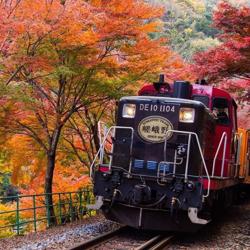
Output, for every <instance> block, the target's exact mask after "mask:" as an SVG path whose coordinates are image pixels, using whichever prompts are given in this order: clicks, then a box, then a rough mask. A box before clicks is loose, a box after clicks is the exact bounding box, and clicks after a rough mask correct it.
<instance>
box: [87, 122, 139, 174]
mask: <svg viewBox="0 0 250 250" xmlns="http://www.w3.org/2000/svg"><path fill="white" fill-rule="evenodd" d="M113 129H114V131H115V132H116V129H129V130H131V131H132V135H131V144H130V153H132V149H133V139H134V129H133V128H132V127H125V126H111V127H110V128H109V129H108V131H107V133H106V134H105V136H104V138H103V141H102V143H101V145H100V148H99V150H98V151H97V153H96V155H95V157H94V160H93V161H92V163H91V165H90V171H89V176H90V178H93V177H92V175H93V167H94V166H95V162H96V160H97V158H98V157H99V155H100V157H99V164H103V158H104V146H105V144H106V140H107V138H108V136H109V134H110V132H111V131H112V130H113ZM112 152H113V145H112ZM111 158H112V156H111V157H110V162H109V170H110V169H111V161H112V160H111Z"/></svg>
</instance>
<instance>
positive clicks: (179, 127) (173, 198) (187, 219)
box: [92, 76, 238, 231]
mask: <svg viewBox="0 0 250 250" xmlns="http://www.w3.org/2000/svg"><path fill="white" fill-rule="evenodd" d="M212 90H213V87H209V86H203V85H191V84H190V83H189V82H182V81H177V82H175V83H174V84H172V85H168V84H166V83H164V80H163V78H162V76H161V78H160V81H159V83H155V84H153V85H148V86H145V87H144V88H143V89H142V90H141V91H140V92H139V94H140V96H131V97H123V98H121V100H120V102H119V105H118V111H117V124H116V126H113V127H111V128H110V129H109V131H108V133H107V134H106V136H105V138H104V141H103V143H102V145H101V147H100V150H99V152H98V156H99V162H98V163H97V164H95V163H94V164H93V166H92V174H93V181H94V194H95V196H96V204H95V206H93V207H92V208H98V207H100V208H101V209H102V211H103V213H104V215H105V216H106V217H107V218H109V219H111V220H114V221H118V222H120V223H123V224H126V225H130V226H132V227H136V228H141V229H150V230H171V231H195V230H197V229H199V228H200V227H201V226H202V225H204V224H207V223H208V222H209V220H210V212H211V209H212V207H213V205H214V203H216V201H217V197H218V195H219V194H220V192H221V190H222V189H223V190H228V189H227V188H229V189H230V187H231V186H234V185H236V184H237V183H238V178H235V172H234V173H231V172H230V171H229V165H228V162H227V157H228V155H230V152H227V148H226V147H224V149H223V142H224V137H225V134H223V132H225V131H226V132H227V130H230V128H231V127H230V126H231V125H230V124H232V123H231V122H230V121H229V122H228V127H225V124H224V125H221V124H220V123H218V118H215V116H214V115H213V114H212V112H211V111H212V108H213V105H217V104H218V102H219V105H221V106H223V105H224V104H225V103H224V102H223V101H220V98H221V97H220V95H217V94H218V93H222V92H220V91H219V92H218V91H217V90H214V92H212ZM225 93H226V92H225ZM226 95H227V97H228V96H229V95H228V94H227V93H226ZM216 98H217V99H218V100H219V101H216V102H215V99H216ZM228 98H231V97H228ZM230 101H231V104H232V105H231V106H230V105H229V104H228V111H227V112H230V114H229V116H230V118H229V119H232V118H231V114H233V112H231V111H229V109H232V108H233V107H236V106H235V103H234V101H233V99H230ZM228 103H229V102H228ZM223 126H224V127H225V131H223V129H221V128H223ZM231 130H232V129H231ZM227 136H228V137H229V136H230V135H229V134H228V135H227ZM218 137H219V138H221V143H219V142H217V141H218ZM108 142H109V143H110V145H108V146H105V145H107V144H108ZM215 142H216V143H215ZM215 144H216V145H215ZM217 151H218V152H217ZM215 158H216V159H215ZM218 169H219V170H218ZM217 172H219V175H218V176H217V175H216V173H217ZM221 172H222V174H221ZM225 176H227V177H229V182H230V181H231V182H230V183H229V182H228V181H227V183H226V182H223V180H225ZM230 176H232V178H231V177H230ZM236 177H237V176H236ZM218 185H219V187H218ZM226 196H227V195H225V197H226Z"/></svg>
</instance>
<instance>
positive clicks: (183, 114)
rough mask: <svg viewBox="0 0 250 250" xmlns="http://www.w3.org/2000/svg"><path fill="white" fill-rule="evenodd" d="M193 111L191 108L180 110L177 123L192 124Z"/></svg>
mask: <svg viewBox="0 0 250 250" xmlns="http://www.w3.org/2000/svg"><path fill="white" fill-rule="evenodd" d="M194 116H195V110H194V109H192V108H180V112H179V121H180V122H186V123H192V122H194Z"/></svg>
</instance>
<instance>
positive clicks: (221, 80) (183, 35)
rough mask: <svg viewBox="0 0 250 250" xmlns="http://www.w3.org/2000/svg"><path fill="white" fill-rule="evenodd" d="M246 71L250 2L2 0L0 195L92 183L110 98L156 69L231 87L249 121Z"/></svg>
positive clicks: (133, 88) (249, 123) (110, 116)
mask: <svg viewBox="0 0 250 250" xmlns="http://www.w3.org/2000/svg"><path fill="white" fill-rule="evenodd" d="M249 69H250V5H249V2H248V1H236V0H235V1H217V0H203V1H202V0H147V1H143V0H127V1H117V0H5V1H0V196H4V197H8V196H11V195H16V194H18V193H19V194H34V193H37V194H38V193H52V192H63V191H76V190H79V189H81V188H83V187H86V186H88V185H90V184H91V183H90V180H89V177H88V173H89V167H90V164H91V162H92V161H93V158H94V156H95V153H96V152H97V150H98V148H99V144H100V134H102V133H103V128H106V127H108V126H110V125H112V124H114V115H115V108H116V102H117V101H118V100H119V98H120V97H122V96H126V95H131V94H133V95H136V94H137V91H138V89H139V88H140V87H141V86H142V85H143V84H145V83H148V82H153V81H155V80H157V79H158V76H159V73H164V74H165V78H166V79H167V81H168V82H173V81H174V80H179V79H183V80H188V81H190V82H191V83H195V82H196V81H197V79H205V80H206V81H207V82H208V83H209V84H213V85H215V86H219V87H220V88H223V89H226V90H228V91H230V92H231V93H232V95H233V96H234V97H235V99H236V101H237V103H238V113H239V126H240V127H244V128H250V116H249V114H250V106H249V105H250V71H249ZM104 124H105V125H104ZM50 202H52V200H51V201H50ZM2 206H3V208H2V209H5V207H6V206H7V205H2ZM0 210H1V204H0ZM0 222H1V221H0Z"/></svg>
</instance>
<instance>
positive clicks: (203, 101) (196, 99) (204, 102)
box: [193, 95, 209, 107]
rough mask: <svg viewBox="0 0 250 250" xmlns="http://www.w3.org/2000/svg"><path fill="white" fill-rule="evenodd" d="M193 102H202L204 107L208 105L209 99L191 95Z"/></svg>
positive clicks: (203, 96)
mask: <svg viewBox="0 0 250 250" xmlns="http://www.w3.org/2000/svg"><path fill="white" fill-rule="evenodd" d="M193 100H194V101H199V102H202V103H203V104H204V105H205V106H206V107H208V105H209V98H208V96H206V95H193Z"/></svg>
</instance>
